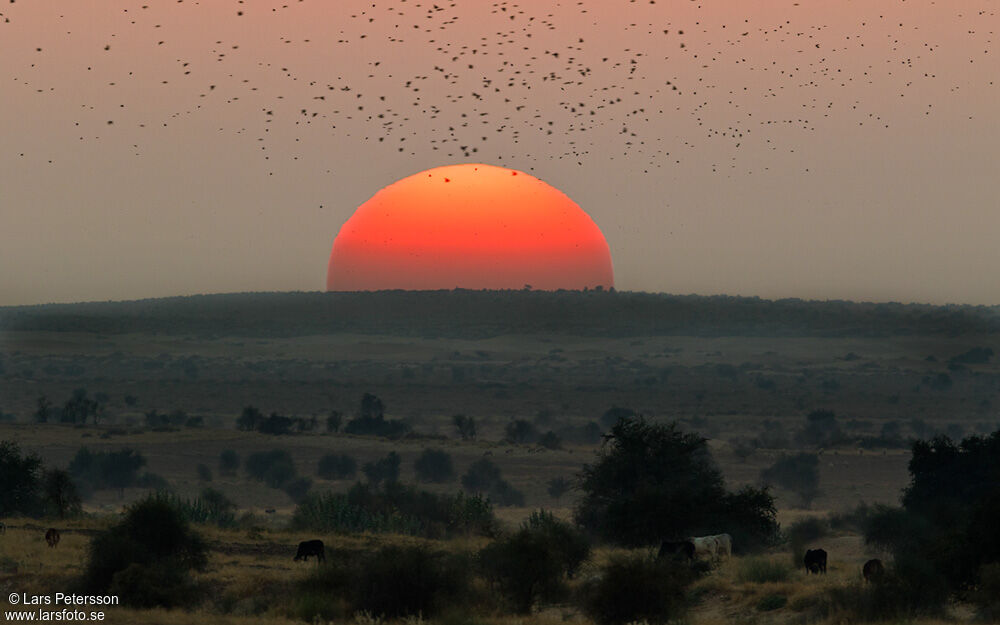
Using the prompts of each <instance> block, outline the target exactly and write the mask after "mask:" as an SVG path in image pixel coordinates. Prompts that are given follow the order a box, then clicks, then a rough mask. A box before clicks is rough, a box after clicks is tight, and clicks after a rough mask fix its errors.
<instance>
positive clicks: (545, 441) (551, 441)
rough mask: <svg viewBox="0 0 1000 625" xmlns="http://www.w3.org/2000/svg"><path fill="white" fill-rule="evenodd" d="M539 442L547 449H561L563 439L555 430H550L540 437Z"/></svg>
mask: <svg viewBox="0 0 1000 625" xmlns="http://www.w3.org/2000/svg"><path fill="white" fill-rule="evenodd" d="M538 444H539V445H541V446H542V447H544V448H546V449H561V448H562V439H560V438H559V436H558V435H557V434H556V433H555V432H553V431H552V430H549V431H548V432H546V433H545V434H542V436H541V438H539V439H538Z"/></svg>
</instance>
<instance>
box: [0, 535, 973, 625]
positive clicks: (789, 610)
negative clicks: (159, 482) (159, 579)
mask: <svg viewBox="0 0 1000 625" xmlns="http://www.w3.org/2000/svg"><path fill="white" fill-rule="evenodd" d="M108 522H109V519H105V520H95V519H91V520H86V521H73V522H64V523H62V524H58V523H57V525H60V526H61V527H62V541H61V542H60V543H59V545H58V546H57V547H55V548H49V547H48V546H47V545H46V543H45V540H44V537H43V535H44V530H45V527H46V525H45V524H39V523H38V522H36V521H12V522H10V523H9V525H8V529H7V532H6V534H5V535H3V536H2V537H0V565H2V571H0V573H2V577H0V588H2V589H4V590H6V591H7V592H12V591H17V592H22V593H27V594H40V595H45V594H51V593H53V592H56V591H57V590H65V589H68V588H71V587H72V583H73V580H74V578H75V577H76V576H78V575H79V574H80V573H81V565H82V563H83V562H84V561H85V558H86V553H87V546H88V541H89V538H90V536H91V535H93V534H94V533H95V532H96V531H99V530H100V529H102V528H103V527H106V526H107V524H108ZM199 531H200V532H201V533H203V534H204V536H205V537H206V539H207V541H208V544H209V546H210V549H211V555H210V559H209V564H208V567H207V569H206V570H205V571H204V572H201V573H199V574H197V576H196V579H197V581H198V583H199V584H200V585H201V586H202V587H204V588H206V589H208V594H207V596H206V599H205V600H204V601H203V602H202V605H201V606H200V607H199V608H197V609H195V610H193V611H182V610H175V611H166V610H131V609H127V608H123V607H120V606H117V607H109V608H107V613H108V622H111V623H150V624H152V623H162V624H165V625H166V624H174V623H233V624H237V623H248V624H249V623H292V622H302V621H296V620H295V619H293V618H290V616H289V615H290V614H293V613H294V605H293V602H292V600H291V598H290V597H291V594H290V592H291V588H292V587H293V585H294V583H295V582H296V580H300V579H302V578H304V577H305V576H307V575H308V574H309V572H310V571H311V570H313V569H314V567H315V566H317V565H316V564H315V563H301V562H293V561H292V556H293V555H294V553H295V547H296V545H297V543H298V541H300V540H304V539H309V538H315V536H314V535H313V534H303V533H295V532H289V531H282V530H274V531H272V530H266V529H265V530H262V531H250V532H248V531H247V530H219V529H212V528H206V527H201V528H199ZM322 538H323V540H324V541H325V542H326V544H327V549H328V554H329V555H328V557H329V558H351V557H354V556H356V555H357V554H359V553H362V552H364V551H370V550H373V549H376V548H378V547H380V546H383V545H388V544H416V543H422V544H429V545H430V546H432V547H433V548H435V549H444V550H453V551H472V550H476V549H478V548H481V547H482V546H483V545H485V543H486V540H485V539H460V540H451V541H446V542H434V541H425V540H423V539H418V538H412V537H405V536H393V535H379V536H375V535H357V536H323V537H322ZM808 546H810V547H813V546H822V547H823V548H824V549H826V550H827V551H828V552H829V554H830V562H829V566H828V574H827V575H807V574H806V573H805V572H804V571H803V569H802V568H801V566H793V563H792V556H791V553H790V552H788V551H785V550H775V551H771V552H768V553H764V554H756V555H752V556H740V555H736V556H734V557H732V558H731V559H728V560H724V561H722V562H720V563H719V565H718V566H717V568H715V569H714V570H713V571H712V572H711V573H709V574H708V575H706V576H705V577H703V578H701V579H700V580H699V581H697V582H695V584H694V585H693V586H692V587H691V588H690V589H689V596H690V600H691V602H692V608H691V610H690V612H689V614H688V616H687V618H686V621H687V622H688V623H690V624H692V625H714V624H717V623H734V622H735V623H801V622H820V623H826V622H830V623H836V622H842V620H841V615H837V614H828V615H823V616H816V610H817V606H818V605H819V604H821V602H822V598H823V593H824V591H825V590H827V589H829V588H832V587H836V586H849V585H852V584H861V583H862V582H861V565H862V564H863V563H864V561H865V560H867V559H868V558H869V557H872V556H873V555H874V554H872V553H870V552H869V551H866V549H865V548H864V546H863V543H862V541H861V539H860V537H859V536H857V535H854V534H850V533H840V534H834V535H831V536H826V537H824V538H822V539H819V540H817V541H816V542H815V544H811V545H808ZM621 553H625V551H624V550H620V549H609V548H599V549H597V550H596V551H595V552H594V554H593V556H592V558H591V560H590V561H589V562H588V564H587V565H586V566H585V568H584V570H583V571H582V572H581V573H580V574H579V575H578V576H577V579H576V580H575V581H571V582H570V584H571V586H574V587H575V586H578V585H579V584H581V583H583V582H582V581H581V580H586V579H587V578H588V577H589V576H591V575H593V574H594V573H595V572H596V571H598V569H599V567H600V566H601V565H602V564H603V563H605V562H606V561H607V560H608V559H609V558H610V557H611V556H612V555H613V554H621ZM762 562H766V563H768V564H770V566H769V567H768V570H769V571H771V573H772V574H774V573H775V572H777V573H778V575H779V576H780V577H783V579H781V580H779V581H758V580H757V579H756V576H757V575H759V573H758V571H759V569H760V568H761V564H762ZM4 596H6V593H4ZM774 596H780V597H782V598H783V599H781V600H777V601H775V600H774V599H773V597H774ZM776 602H777V603H780V604H781V605H780V607H777V608H773V607H772V606H773V605H774V604H775V603H776ZM4 609H8V610H9V609H12V607H11V606H9V604H4ZM950 612H951V614H952V617H955V618H964V617H968V616H969V615H970V613H969V609H968V608H966V607H965V606H963V605H953V606H952V607H951V608H950ZM469 618H472V617H469ZM370 620H371V619H369V618H366V616H365V615H362V614H359V615H356V622H358V623H359V625H368V623H369V622H370ZM377 620H378V619H376V621H377ZM413 620H415V619H409V620H408V621H407V623H409V622H410V621H413ZM473 621H474V622H476V623H484V624H488V623H534V624H537V625H543V624H546V623H562V622H580V623H586V622H589V620H588V619H587V618H586V617H585V616H583V615H582V614H581V613H580V612H579V610H578V608H577V607H575V605H574V604H573V603H572V602H568V603H565V604H559V605H546V606H542V607H541V608H540V609H538V610H537V611H536V612H535V613H534V614H533V615H531V616H528V617H517V618H515V617H504V616H501V615H490V614H488V613H486V614H482V615H476V616H475V617H474V619H473ZM919 622H927V623H931V622H934V621H933V620H925V621H919Z"/></svg>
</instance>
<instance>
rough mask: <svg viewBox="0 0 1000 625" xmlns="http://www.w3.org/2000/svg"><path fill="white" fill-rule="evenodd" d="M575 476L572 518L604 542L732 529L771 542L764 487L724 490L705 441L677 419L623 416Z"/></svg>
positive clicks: (637, 542) (773, 530)
mask: <svg viewBox="0 0 1000 625" xmlns="http://www.w3.org/2000/svg"><path fill="white" fill-rule="evenodd" d="M608 437H609V438H608V442H607V443H606V444H605V445H604V447H602V448H601V450H600V451H599V452H598V455H597V462H595V463H594V464H592V465H585V466H584V468H583V471H582V473H581V476H580V480H581V481H580V487H581V490H582V491H583V499H582V501H581V502H580V505H579V506H578V507H577V510H576V521H577V523H579V524H580V525H581V526H583V527H584V528H586V529H588V530H589V531H591V532H593V533H594V534H596V535H597V536H600V537H602V538H604V539H606V540H610V541H612V542H615V543H619V544H623V545H627V546H644V545H650V544H655V543H658V542H659V541H661V540H664V539H667V538H671V537H676V536H691V535H699V534H719V533H723V532H726V533H729V534H731V535H732V536H733V539H734V544H737V545H741V546H743V547H744V548H748V547H752V546H757V545H763V544H767V543H769V542H771V541H772V540H774V538H775V537H776V534H777V530H778V524H777V522H776V521H775V513H776V511H775V508H774V499H773V497H772V496H771V495H770V493H768V491H767V489H766V488H765V489H763V490H758V489H754V488H750V487H747V488H744V489H742V490H740V491H739V492H736V493H727V492H726V490H725V484H724V482H723V479H722V474H721V473H720V472H719V470H718V468H716V466H715V463H714V462H713V461H712V458H711V456H710V454H709V452H708V446H707V441H706V439H704V438H702V437H701V436H698V435H696V434H687V433H684V432H681V431H680V430H679V429H678V428H677V425H676V424H674V423H672V424H669V425H659V424H650V423H647V422H646V421H645V419H643V418H641V417H640V418H637V419H628V420H625V419H622V420H619V421H618V423H616V424H615V426H614V427H613V428H612V429H611V432H610V433H609V435H608Z"/></svg>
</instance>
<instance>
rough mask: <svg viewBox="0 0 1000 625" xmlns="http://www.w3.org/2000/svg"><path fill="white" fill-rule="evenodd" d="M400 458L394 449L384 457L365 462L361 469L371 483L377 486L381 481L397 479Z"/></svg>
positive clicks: (391, 481) (388, 481) (396, 480)
mask: <svg viewBox="0 0 1000 625" xmlns="http://www.w3.org/2000/svg"><path fill="white" fill-rule="evenodd" d="M401 462H402V459H401V458H400V457H399V454H397V453H396V452H394V451H390V452H389V453H388V454H386V456H385V457H383V458H379V459H378V460H376V461H375V462H367V463H365V466H364V467H363V468H362V469H361V470H362V472H363V473H364V474H365V477H367V478H368V481H369V482H371V483H372V484H373V485H375V486H378V485H379V484H381V483H382V482H386V483H394V482H398V481H399V465H400V463H401Z"/></svg>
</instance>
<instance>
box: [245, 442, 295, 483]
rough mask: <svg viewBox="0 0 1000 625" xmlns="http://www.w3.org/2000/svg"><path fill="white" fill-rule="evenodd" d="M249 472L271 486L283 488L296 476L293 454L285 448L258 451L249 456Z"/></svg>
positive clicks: (254, 477)
mask: <svg viewBox="0 0 1000 625" xmlns="http://www.w3.org/2000/svg"><path fill="white" fill-rule="evenodd" d="M244 466H245V468H246V472H247V474H248V475H249V476H250V477H252V478H253V479H255V480H260V481H261V482H264V483H266V484H267V485H268V486H270V487H271V488H281V487H282V486H284V485H285V484H286V483H287V482H289V481H291V480H292V479H293V478H294V477H295V476H296V471H295V462H294V461H293V460H292V454H290V453H288V452H287V451H285V450H283V449H272V450H271V451H258V452H255V453H252V454H250V455H249V456H247V459H246V463H245V465H244Z"/></svg>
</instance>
